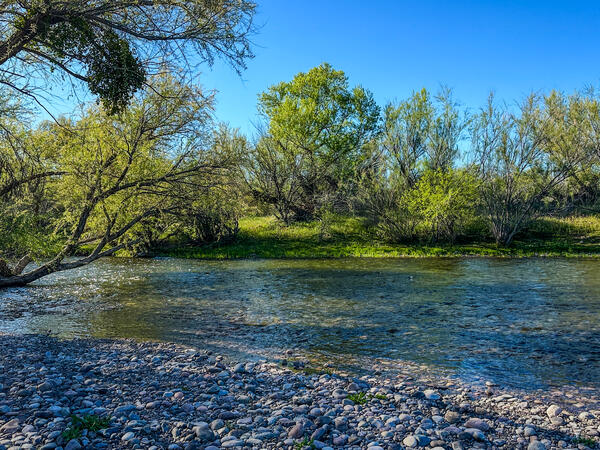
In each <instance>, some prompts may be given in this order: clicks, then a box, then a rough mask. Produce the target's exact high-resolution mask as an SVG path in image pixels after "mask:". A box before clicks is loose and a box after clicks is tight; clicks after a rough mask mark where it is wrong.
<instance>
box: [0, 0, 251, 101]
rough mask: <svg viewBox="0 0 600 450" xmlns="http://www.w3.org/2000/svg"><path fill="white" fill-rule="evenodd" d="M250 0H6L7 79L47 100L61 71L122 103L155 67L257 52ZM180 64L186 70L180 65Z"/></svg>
mask: <svg viewBox="0 0 600 450" xmlns="http://www.w3.org/2000/svg"><path fill="white" fill-rule="evenodd" d="M254 7H255V5H254V4H253V3H251V2H249V1H246V0H211V1H204V0H94V1H90V0H69V1H63V0H20V1H13V0H0V24H1V26H0V30H1V31H0V84H3V85H5V86H8V87H10V88H11V89H14V90H16V91H17V92H19V93H21V94H24V95H26V96H30V97H31V98H33V99H34V100H35V101H37V102H38V103H39V97H38V95H37V94H38V93H39V92H38V91H39V89H38V88H39V87H47V83H43V81H48V80H49V78H51V77H52V75H53V74H55V73H56V74H58V75H59V76H60V77H61V79H62V77H68V78H70V79H71V81H77V82H82V83H84V84H85V85H87V87H88V88H89V90H90V91H91V92H92V93H93V94H94V95H96V96H98V97H99V98H100V100H101V101H102V102H103V103H104V105H105V107H106V109H107V111H109V112H110V113H114V112H117V111H120V110H122V109H123V108H124V107H125V106H126V105H127V104H128V102H129V100H130V98H131V97H132V95H133V93H135V92H136V91H137V90H138V89H140V88H142V86H143V85H144V84H145V83H146V82H147V81H151V80H152V78H151V77H150V75H152V74H155V73H158V72H164V69H165V67H169V68H170V69H171V70H172V71H173V73H177V74H179V75H185V74H186V73H189V69H191V68H192V67H193V66H195V65H196V64H199V63H203V62H208V63H212V62H213V61H214V59H215V57H223V58H224V59H225V60H226V61H228V62H230V63H231V64H232V65H233V66H234V67H235V68H236V69H238V70H239V69H240V68H243V67H244V64H245V60H246V59H247V58H249V57H251V56H252V52H251V50H250V43H249V40H248V38H249V35H250V33H251V32H252V16H253V13H254ZM176 69H179V70H176Z"/></svg>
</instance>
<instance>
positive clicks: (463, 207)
mask: <svg viewBox="0 0 600 450" xmlns="http://www.w3.org/2000/svg"><path fill="white" fill-rule="evenodd" d="M476 204H477V181H476V179H475V177H474V176H473V175H472V174H471V173H470V171H469V170H466V169H461V170H457V169H446V170H443V169H435V170H434V169H427V170H425V172H424V173H423V175H422V176H421V178H420V179H419V181H418V182H417V184H416V185H415V187H414V189H411V190H410V191H407V192H406V193H405V195H404V197H403V198H402V205H401V206H403V207H404V209H405V210H406V213H407V215H408V216H409V217H410V218H411V219H410V220H411V223H413V224H414V233H415V234H416V236H417V237H419V238H420V239H422V240H428V241H430V242H441V241H445V242H454V240H455V239H456V237H457V235H459V234H460V233H462V232H463V231H464V230H465V228H466V226H467V225H468V223H469V222H470V221H472V220H473V218H474V217H475V214H476V208H475V206H476Z"/></svg>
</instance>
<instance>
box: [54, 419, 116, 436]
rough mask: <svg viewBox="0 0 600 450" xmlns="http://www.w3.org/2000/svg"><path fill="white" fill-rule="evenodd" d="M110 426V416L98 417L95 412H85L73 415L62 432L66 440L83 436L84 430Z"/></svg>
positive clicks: (95, 429) (97, 429)
mask: <svg viewBox="0 0 600 450" xmlns="http://www.w3.org/2000/svg"><path fill="white" fill-rule="evenodd" d="M109 426H110V418H109V417H98V416H96V415H95V414H85V415H83V416H81V417H80V416H76V415H72V416H71V424H70V425H69V426H68V427H67V428H65V430H64V431H63V432H62V437H63V439H65V441H67V442H68V441H70V440H71V439H77V438H80V437H81V433H82V432H83V430H88V431H99V430H102V429H103V428H107V427H109Z"/></svg>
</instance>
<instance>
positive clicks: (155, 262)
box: [0, 258, 600, 388]
mask: <svg viewBox="0 0 600 450" xmlns="http://www.w3.org/2000/svg"><path fill="white" fill-rule="evenodd" d="M0 331H4V332H11V333H50V334H52V335H56V336H60V337H80V336H93V337H131V338H138V339H153V340H164V341H171V342H177V343H184V344H189V345H193V346H197V347H204V348H211V349H214V350H215V351H217V352H220V353H221V354H225V355H228V354H229V355H233V356H236V357H239V356H242V357H249V358H252V357H258V356H264V355H267V356H268V355H275V356H277V355H278V356H281V355H283V354H284V351H285V350H287V349H295V350H299V351H302V352H303V353H305V354H306V355H308V356H309V357H314V358H315V359H317V360H320V361H325V362H330V363H334V364H333V365H345V366H348V367H352V366H353V364H354V365H355V366H356V367H355V368H357V369H360V368H361V367H362V368H364V365H365V361H369V359H384V360H394V361H395V360H399V361H408V362H411V363H416V364H422V365H426V366H428V367H430V368H431V369H432V370H439V371H444V372H450V373H452V374H454V375H456V376H460V377H463V378H470V379H486V380H492V381H495V382H497V383H501V384H503V385H507V386H512V387H517V388H544V387H547V386H560V385H563V384H569V385H581V386H591V387H594V388H598V387H600V380H599V377H598V375H599V374H600V261H599V260H584V259H537V258H531V259H492V258H464V259H461V258H448V259H443V258H423V259H337V260H327V259H323V260H320V259H319V260H238V261H199V260H182V259H172V258H165V259H159V258H157V259H128V258H106V259H103V260H101V261H98V262H96V263H94V264H93V265H90V266H87V267H84V268H81V269H78V270H74V271H70V272H64V273H59V274H54V275H52V276H49V277H47V278H45V279H42V280H39V281H38V282H36V283H34V284H33V285H31V286H28V287H24V288H12V289H5V290H3V291H0ZM367 364H368V363H367Z"/></svg>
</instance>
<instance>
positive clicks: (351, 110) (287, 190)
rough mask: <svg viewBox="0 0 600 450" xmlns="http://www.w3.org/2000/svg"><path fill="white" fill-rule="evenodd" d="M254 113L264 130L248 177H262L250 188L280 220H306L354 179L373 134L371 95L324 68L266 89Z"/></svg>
mask: <svg viewBox="0 0 600 450" xmlns="http://www.w3.org/2000/svg"><path fill="white" fill-rule="evenodd" d="M259 111H260V112H261V114H262V115H263V116H264V118H265V120H266V124H267V125H266V127H267V128H266V133H265V135H264V136H263V137H262V138H261V139H260V140H259V142H258V145H257V151H256V157H255V164H256V166H255V171H254V173H255V174H256V175H258V176H259V177H263V178H262V179H259V178H257V179H255V180H253V184H252V186H251V189H252V191H253V192H254V193H255V195H256V196H257V197H258V198H260V199H263V200H264V201H267V202H269V203H271V204H273V205H276V207H277V209H278V211H279V212H280V215H281V216H282V218H284V220H305V219H310V218H312V217H313V216H314V215H315V212H316V211H317V210H318V208H319V207H320V204H321V203H322V202H323V201H324V200H325V199H327V198H328V197H332V196H334V194H335V193H336V191H339V188H340V187H341V186H342V184H343V183H344V182H347V181H349V180H352V179H354V178H355V175H356V171H357V169H358V168H359V167H360V164H361V162H362V161H363V155H362V148H363V146H364V145H365V143H367V142H369V140H371V139H372V137H373V136H374V135H375V134H376V133H377V131H378V121H379V108H378V106H377V105H376V103H375V101H374V100H373V96H372V94H371V93H370V92H369V91H367V90H365V89H364V88H362V87H355V88H350V87H349V85H348V78H347V77H346V75H345V74H344V72H342V71H338V70H334V69H333V68H332V67H331V66H330V65H329V64H322V65H320V66H318V67H315V68H313V69H311V70H310V71H308V72H306V73H299V74H298V75H296V76H295V77H294V79H293V80H292V81H290V82H282V83H279V84H277V85H275V86H271V87H270V88H269V89H268V90H267V91H266V92H264V93H262V94H261V96H260V97H259ZM257 168H258V169H259V170H256V169H257ZM265 177H266V178H265ZM283 211H285V212H283Z"/></svg>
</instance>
